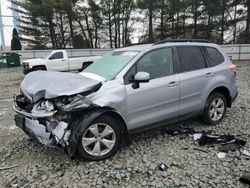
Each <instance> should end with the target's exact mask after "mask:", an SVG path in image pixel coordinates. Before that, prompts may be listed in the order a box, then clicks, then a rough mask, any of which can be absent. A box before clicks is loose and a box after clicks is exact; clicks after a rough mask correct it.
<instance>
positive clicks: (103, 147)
mask: <svg viewBox="0 0 250 188" xmlns="http://www.w3.org/2000/svg"><path fill="white" fill-rule="evenodd" d="M115 143H116V134H115V131H114V129H113V128H112V127H111V126H109V125H107V124H104V123H97V124H94V125H91V126H90V127H88V128H87V129H86V130H85V132H84V133H83V136H82V146H83V149H84V150H85V152H87V153H88V154H89V155H92V156H103V155H106V154H107V153H109V152H110V151H111V150H112V149H113V147H114V145H115Z"/></svg>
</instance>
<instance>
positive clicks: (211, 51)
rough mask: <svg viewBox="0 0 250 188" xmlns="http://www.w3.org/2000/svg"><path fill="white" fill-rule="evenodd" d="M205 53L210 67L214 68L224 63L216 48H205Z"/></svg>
mask: <svg viewBox="0 0 250 188" xmlns="http://www.w3.org/2000/svg"><path fill="white" fill-rule="evenodd" d="M205 53H206V56H207V59H208V61H209V64H210V65H211V66H212V67H215V66H217V65H219V64H221V63H223V62H224V61H225V59H224V57H223V55H222V54H221V53H220V52H219V51H218V50H217V49H216V48H212V47H205Z"/></svg>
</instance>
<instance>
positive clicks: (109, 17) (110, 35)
mask: <svg viewBox="0 0 250 188" xmlns="http://www.w3.org/2000/svg"><path fill="white" fill-rule="evenodd" d="M108 22H109V23H108V25H109V42H110V48H113V40H112V18H111V6H110V3H109V4H108Z"/></svg>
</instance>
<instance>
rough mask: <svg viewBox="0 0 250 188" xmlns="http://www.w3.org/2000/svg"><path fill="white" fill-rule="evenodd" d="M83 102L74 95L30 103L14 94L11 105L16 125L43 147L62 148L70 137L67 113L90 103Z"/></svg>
mask: <svg viewBox="0 0 250 188" xmlns="http://www.w3.org/2000/svg"><path fill="white" fill-rule="evenodd" d="M85 101H87V100H86V97H85V96H82V95H75V96H73V97H64V98H57V99H54V100H45V99H42V100H40V101H38V102H36V103H34V104H32V103H31V102H30V101H29V100H28V99H27V98H26V97H25V96H24V95H22V94H20V95H17V96H15V98H14V105H13V108H14V110H15V112H17V114H16V116H15V121H16V125H17V126H18V127H19V128H21V129H22V130H23V131H24V132H25V133H26V134H28V135H29V136H30V137H32V138H33V139H35V140H36V141H38V142H40V143H41V144H43V145H46V146H57V145H60V146H63V147H66V146H68V145H69V142H68V140H69V136H70V134H71V130H70V126H69V124H70V118H71V112H72V111H74V110H80V109H83V108H88V107H89V106H90V105H91V103H90V102H85Z"/></svg>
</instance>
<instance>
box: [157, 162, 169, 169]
mask: <svg viewBox="0 0 250 188" xmlns="http://www.w3.org/2000/svg"><path fill="white" fill-rule="evenodd" d="M158 168H159V170H161V171H167V169H168V167H167V165H165V164H164V163H161V164H159V166H158Z"/></svg>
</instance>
